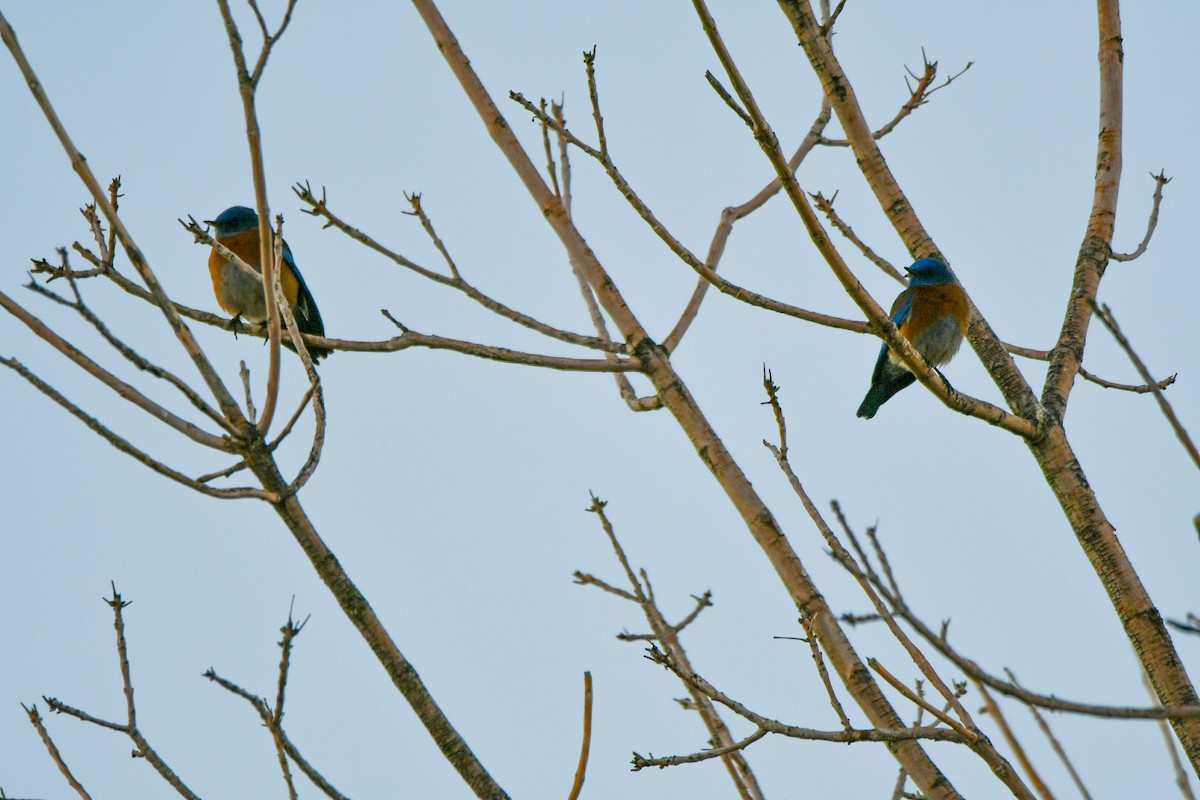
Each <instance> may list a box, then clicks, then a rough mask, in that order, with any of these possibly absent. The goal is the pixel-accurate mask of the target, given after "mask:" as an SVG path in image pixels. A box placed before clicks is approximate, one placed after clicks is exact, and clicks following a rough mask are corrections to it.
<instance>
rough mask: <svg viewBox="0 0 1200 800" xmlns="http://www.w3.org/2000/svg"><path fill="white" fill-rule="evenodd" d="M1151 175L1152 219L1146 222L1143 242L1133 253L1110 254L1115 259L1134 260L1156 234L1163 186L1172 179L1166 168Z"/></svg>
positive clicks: (1144, 250)
mask: <svg viewBox="0 0 1200 800" xmlns="http://www.w3.org/2000/svg"><path fill="white" fill-rule="evenodd" d="M1150 177H1151V178H1153V179H1154V202H1153V204H1152V205H1151V206H1150V219H1149V220H1148V221H1147V222H1146V235H1145V236H1144V237H1142V241H1141V244H1139V245H1138V246H1137V247H1136V248H1135V249H1134V251H1133V252H1132V253H1113V254H1112V255H1111V256H1109V257H1110V258H1111V259H1112V260H1113V261H1133V260H1134V259H1135V258H1137V257H1138V256H1140V255H1141V254H1142V253H1144V252H1146V248H1147V247H1148V246H1149V245H1150V237H1152V236H1153V235H1154V229H1155V228H1156V227H1158V207H1159V206H1160V205H1162V196H1163V187H1164V186H1166V185H1167V184H1168V183H1170V182H1171V179H1170V178H1168V177H1167V173H1166V170H1160V171H1159V173H1158V174H1157V175H1155V174H1154V173H1153V172H1152V173H1150Z"/></svg>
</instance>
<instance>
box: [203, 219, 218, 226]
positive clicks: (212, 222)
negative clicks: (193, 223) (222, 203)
mask: <svg viewBox="0 0 1200 800" xmlns="http://www.w3.org/2000/svg"><path fill="white" fill-rule="evenodd" d="M200 221H201V222H203V223H204V224H205V225H216V224H217V223H216V221H215V220H211V219H202V220H200Z"/></svg>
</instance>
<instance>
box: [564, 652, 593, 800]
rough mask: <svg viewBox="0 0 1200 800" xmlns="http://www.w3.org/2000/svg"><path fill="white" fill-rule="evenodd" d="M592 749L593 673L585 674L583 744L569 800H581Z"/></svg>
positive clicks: (580, 748) (580, 747) (568, 796)
mask: <svg viewBox="0 0 1200 800" xmlns="http://www.w3.org/2000/svg"><path fill="white" fill-rule="evenodd" d="M591 749H592V673H591V672H584V673H583V743H582V744H581V745H580V746H579V764H578V766H576V767H575V781H574V783H572V784H571V793H570V794H569V795H567V800H579V793H580V792H582V791H583V780H584V778H585V777H586V776H587V764H588V754H589V753H590V752H591Z"/></svg>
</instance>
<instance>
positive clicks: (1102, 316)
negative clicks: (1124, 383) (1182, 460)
mask: <svg viewBox="0 0 1200 800" xmlns="http://www.w3.org/2000/svg"><path fill="white" fill-rule="evenodd" d="M1091 309H1092V310H1093V311H1094V312H1096V317H1097V318H1098V319H1099V320H1100V321H1101V322H1102V323H1104V327H1106V328H1108V331H1109V333H1111V334H1112V335H1113V338H1114V339H1116V340H1117V344H1119V345H1121V349H1122V350H1124V351H1125V355H1127V356H1129V360H1130V361H1132V362H1133V366H1134V368H1135V369H1136V370H1137V371H1138V375H1141V376H1142V380H1144V381H1145V382H1146V385H1147V386H1149V387H1151V388H1150V391H1152V392H1154V399H1155V400H1157V401H1158V407H1159V408H1160V409H1162V413H1163V416H1164V417H1166V418H1167V422H1168V423H1170V425H1171V430H1173V431H1175V437H1176V438H1177V439H1179V443H1180V444H1181V445H1183V449H1184V450H1185V451H1187V454H1188V455H1189V456H1190V457H1191V459H1192V463H1193V464H1195V465H1196V468H1197V469H1200V450H1197V449H1196V444H1195V442H1193V441H1192V437H1191V436H1189V435H1188V432H1187V429H1186V428H1184V427H1183V423H1182V422H1180V421H1179V417H1177V416H1176V415H1175V409H1174V408H1172V407H1171V403H1170V401H1168V400H1167V396H1166V395H1165V394H1163V392H1162V389H1160V388H1158V384H1157V383H1156V382H1155V380H1154V378H1153V377H1151V375H1150V370H1149V369H1147V368H1146V364H1145V362H1143V361H1142V359H1141V358H1139V357H1138V354H1137V353H1136V352H1134V349H1133V345H1131V344H1130V343H1129V340H1128V339H1127V338H1125V334H1124V333H1122V331H1121V326H1119V325H1118V324H1117V319H1116V317H1114V316H1113V313H1112V310H1111V309H1109V307H1108V306H1107V305H1103V306H1097V305H1096V302H1095V301H1094V300H1093V301H1091Z"/></svg>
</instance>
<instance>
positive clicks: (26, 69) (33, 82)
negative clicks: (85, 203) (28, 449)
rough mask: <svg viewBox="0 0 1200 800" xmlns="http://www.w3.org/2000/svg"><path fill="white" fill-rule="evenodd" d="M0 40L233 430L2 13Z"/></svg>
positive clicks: (239, 420)
mask: <svg viewBox="0 0 1200 800" xmlns="http://www.w3.org/2000/svg"><path fill="white" fill-rule="evenodd" d="M0 39H2V40H3V41H4V44H5V45H6V46H7V47H8V49H9V52H10V53H12V56H13V59H14V60H15V61H16V62H17V66H18V68H19V69H20V70H21V74H22V76H23V77H24V78H25V83H26V85H27V86H28V87H29V89H30V91H31V92H32V93H33V97H34V100H36V101H37V104H38V106H39V107H40V108H41V110H42V113H43V115H44V116H45V117H46V120H47V121H48V122H49V123H50V127H52V128H53V129H54V133H55V135H56V136H57V137H58V140H59V143H60V144H61V145H62V147H63V150H64V151H65V152H66V154H67V156H68V157H69V158H70V161H71V166H72V167H73V168H74V170H75V173H76V174H77V175H78V176H79V179H80V180H81V181H82V182H83V184H84V185H85V186H86V187H87V189H88V191H89V192H90V193H91V195H92V200H93V201H94V202H95V203H96V205H97V206H98V207H99V208H100V209H101V211H103V213H104V216H105V217H106V218H107V219H108V223H109V225H110V226H111V228H112V230H113V231H116V238H117V239H119V240H120V242H121V247H122V248H123V249H124V250H125V255H126V256H127V257H128V258H129V261H130V263H131V264H133V266H134V269H136V270H137V272H138V275H140V276H141V278H142V280H143V281H144V282H145V284H146V287H147V288H148V289H149V292H150V294H151V296H152V297H153V299H154V302H155V304H156V305H157V306H158V307H159V309H160V310H161V311H162V313H163V316H164V317H165V318H166V320H167V323H168V325H170V327H171V331H172V332H173V333H174V334H175V337H176V338H177V339H178V340H179V342H180V344H182V345H183V348H184V350H186V351H187V354H188V356H189V357H190V358H191V359H192V362H193V363H194V364H195V365H196V368H197V369H198V370H199V371H200V375H201V377H203V379H204V382H205V384H206V385H207V386H208V388H209V391H211V392H212V394H213V397H214V398H215V399H216V400H217V405H218V406H219V407H220V409H221V413H222V414H224V415H225V418H226V419H228V420H229V421H230V423H231V424H232V425H233V426H234V427H235V428H238V429H240V428H241V427H242V426H243V425H244V424H246V423H245V419H244V418H243V417H242V414H241V411H240V410H239V409H238V406H237V401H235V400H234V399H233V395H232V394H230V392H229V390H228V389H227V388H226V387H225V384H224V383H223V382H222V381H221V379H220V377H219V376H218V375H217V372H216V370H215V369H214V368H213V366H212V364H211V363H210V362H209V360H208V358H207V357H206V356H205V355H204V353H203V352H202V351H201V350H200V346H199V345H198V344H197V343H196V340H195V337H193V336H192V332H191V331H190V330H189V329H188V327H187V326H186V325H185V324H184V323H183V320H182V319H180V317H179V314H178V312H177V311H176V310H175V308H174V305H173V304H172V303H171V299H170V298H169V297H167V294H166V292H165V291H164V290H163V288H162V285H161V284H160V283H159V282H158V277H157V276H156V275H155V274H154V271H153V270H152V269H151V268H150V264H149V263H148V262H147V261H146V259H145V257H144V256H143V255H142V252H141V250H140V249H139V248H138V247H137V244H136V243H135V242H134V241H133V237H132V236H131V235H130V234H129V231H128V230H127V229H126V228H125V223H124V222H123V221H122V220H121V218H120V217H119V216H118V215H117V211H116V207H115V205H114V202H115V199H116V197H117V192H116V189H115V188H113V189H112V197H113V200H112V201H110V200H109V198H108V197H107V196H106V195H105V193H104V190H103V189H101V187H100V184H99V182H98V181H97V180H96V176H95V175H94V174H93V173H92V171H91V169H90V168H89V167H88V165H87V159H85V158H84V157H83V154H82V153H80V152H79V149H78V148H77V147H76V146H75V143H74V142H72V141H71V137H70V136H69V135H68V134H67V130H66V128H65V127H63V124H62V121H61V120H60V119H59V118H58V114H57V113H56V112H55V111H54V107H53V106H52V105H51V104H50V99H49V97H47V95H46V93H45V91H44V89H43V88H42V84H41V81H39V80H38V77H37V74H36V73H35V72H34V71H33V67H32V66H30V64H29V61H28V60H27V59H26V58H25V53H24V51H23V50H22V49H21V46H20V44H18V43H17V36H16V33H15V32H14V31H13V29H12V27H11V26H10V25H9V24H8V20H7V19H5V18H4V15H3V14H0ZM110 235H111V234H110Z"/></svg>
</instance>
